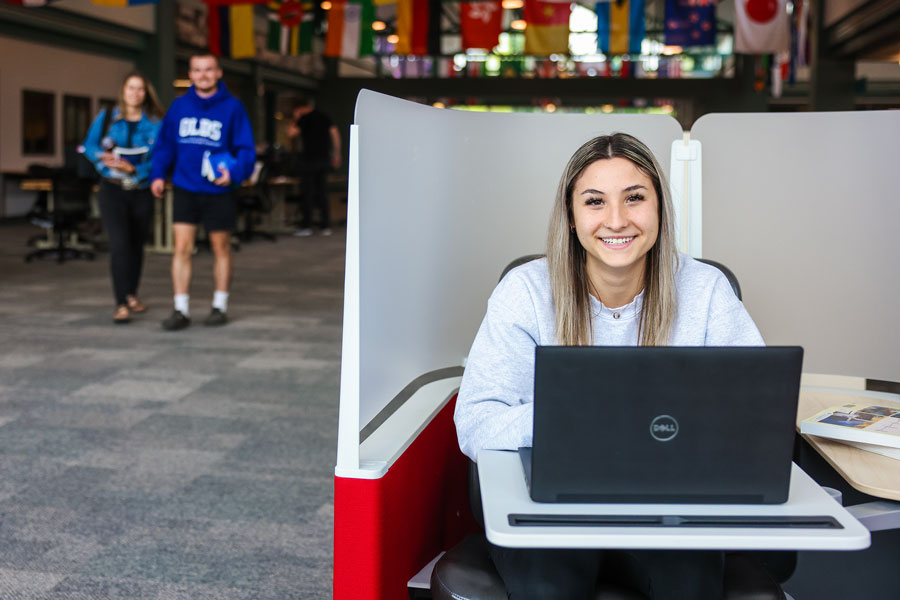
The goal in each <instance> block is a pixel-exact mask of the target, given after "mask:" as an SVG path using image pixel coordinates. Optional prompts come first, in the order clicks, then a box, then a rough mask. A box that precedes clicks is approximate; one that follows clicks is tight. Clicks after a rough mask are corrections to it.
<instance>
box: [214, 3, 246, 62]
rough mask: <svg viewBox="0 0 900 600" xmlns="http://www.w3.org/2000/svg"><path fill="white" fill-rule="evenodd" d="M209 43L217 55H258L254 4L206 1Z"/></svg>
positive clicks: (237, 56) (244, 56) (232, 56)
mask: <svg viewBox="0 0 900 600" xmlns="http://www.w3.org/2000/svg"><path fill="white" fill-rule="evenodd" d="M206 7H207V13H206V26H207V31H208V39H207V45H208V46H209V51H210V52H212V53H213V54H214V55H216V56H222V57H227V58H252V57H254V56H256V40H255V39H254V35H253V5H252V4H231V5H228V4H220V3H218V2H215V1H208V2H207V3H206Z"/></svg>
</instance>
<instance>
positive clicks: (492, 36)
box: [459, 2, 503, 50]
mask: <svg viewBox="0 0 900 600" xmlns="http://www.w3.org/2000/svg"><path fill="white" fill-rule="evenodd" d="M459 25H460V29H462V46H463V49H468V48H484V49H485V50H490V49H491V48H493V47H494V46H496V45H497V41H498V39H499V37H500V33H501V32H502V31H503V8H502V7H501V6H500V2H463V3H462V4H460V5H459Z"/></svg>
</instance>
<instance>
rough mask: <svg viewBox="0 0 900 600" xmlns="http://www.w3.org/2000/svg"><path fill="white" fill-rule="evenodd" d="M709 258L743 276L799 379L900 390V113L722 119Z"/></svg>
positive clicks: (717, 124) (704, 124) (748, 297)
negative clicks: (839, 378) (813, 376)
mask: <svg viewBox="0 0 900 600" xmlns="http://www.w3.org/2000/svg"><path fill="white" fill-rule="evenodd" d="M691 137H692V139H696V140H700V142H701V143H702V145H703V255H704V256H705V257H708V258H712V259H715V260H718V261H721V262H723V263H725V264H726V265H728V266H729V267H730V268H731V269H732V270H733V271H734V272H735V274H736V275H737V277H738V279H740V282H741V288H742V289H743V292H744V303H745V304H746V306H747V309H748V310H749V311H750V314H751V315H753V318H754V319H755V320H756V322H757V323H758V324H759V326H760V329H761V330H762V333H763V336H764V337H765V339H766V342H767V343H769V344H800V345H802V346H804V347H805V348H806V353H805V359H804V365H803V368H804V371H806V372H814V373H829V374H834V375H852V376H857V377H868V378H870V379H884V380H889V381H900V317H898V310H897V302H898V299H900V235H898V233H897V226H898V223H900V201H898V199H897V190H900V165H898V159H900V111H883V112H882V111H878V112H852V113H851V112H846V113H841V112H832V113H806V114H716V115H706V116H704V117H702V118H700V119H699V120H698V121H697V123H695V125H694V127H693V129H692V131H691Z"/></svg>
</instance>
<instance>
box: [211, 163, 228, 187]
mask: <svg viewBox="0 0 900 600" xmlns="http://www.w3.org/2000/svg"><path fill="white" fill-rule="evenodd" d="M218 170H219V173H221V175H219V176H218V177H216V178H215V180H213V183H214V184H216V185H221V186H222V187H224V186H226V185H228V184H230V183H231V173H229V172H228V169H223V168H222V167H219V169H218Z"/></svg>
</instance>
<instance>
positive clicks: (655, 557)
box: [489, 544, 725, 600]
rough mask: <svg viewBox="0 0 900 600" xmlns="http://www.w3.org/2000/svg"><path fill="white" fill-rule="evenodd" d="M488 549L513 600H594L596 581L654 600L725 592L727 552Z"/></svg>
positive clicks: (713, 597)
mask: <svg viewBox="0 0 900 600" xmlns="http://www.w3.org/2000/svg"><path fill="white" fill-rule="evenodd" d="M489 548H490V554H491V558H492V559H493V561H494V565H495V566H496V567H497V571H498V572H499V573H500V577H501V578H502V579H503V582H504V583H505V584H506V592H507V595H508V596H509V598H510V600H528V599H534V600H538V599H540V600H555V599H558V600H563V599H565V600H581V599H583V600H591V599H592V598H593V597H594V591H595V589H596V587H597V581H598V579H599V580H602V581H606V582H609V583H615V584H617V585H620V586H622V587H626V588H630V589H632V590H635V591H638V592H640V593H642V594H644V595H645V596H647V597H648V598H652V599H653V600H662V599H665V600H675V599H678V600H721V598H722V594H723V590H722V585H723V575H724V573H723V571H724V564H725V554H724V553H723V552H715V551H697V550H545V549H530V548H500V547H498V546H494V545H493V544H489Z"/></svg>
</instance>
